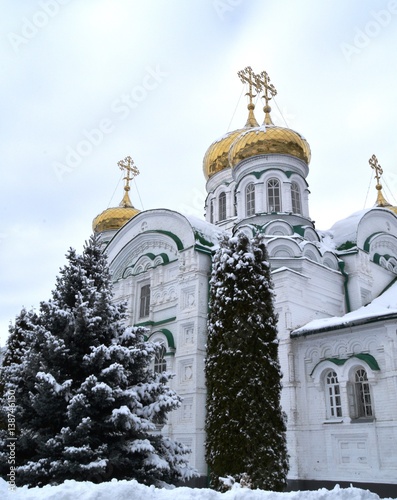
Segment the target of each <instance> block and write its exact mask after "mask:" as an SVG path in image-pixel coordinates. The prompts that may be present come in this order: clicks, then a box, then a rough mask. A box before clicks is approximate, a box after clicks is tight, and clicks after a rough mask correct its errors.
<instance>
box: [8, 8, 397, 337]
mask: <svg viewBox="0 0 397 500" xmlns="http://www.w3.org/2000/svg"><path fill="white" fill-rule="evenodd" d="M0 4H1V19H0V60H1V66H2V71H1V77H0V78H1V93H0V101H1V112H2V113H1V121H0V152H1V163H2V168H1V182H0V214H1V227H0V279H1V282H0V283H1V288H0V293H1V295H0V344H1V345H3V344H4V341H5V339H6V337H7V330H8V324H9V322H10V320H11V321H12V320H13V319H14V318H15V315H16V314H17V313H18V312H19V311H20V309H21V307H22V306H25V307H27V308H30V307H37V306H38V304H39V302H40V301H41V300H47V299H48V298H49V297H50V293H51V290H52V289H53V286H54V283H55V277H56V276H57V274H58V270H59V268H60V267H61V266H63V264H64V263H65V258H64V255H65V252H66V251H67V249H68V248H69V247H74V248H77V250H78V251H81V250H82V247H83V244H84V241H85V240H86V239H87V238H88V237H89V235H90V234H91V231H92V229H91V223H92V219H93V218H94V217H95V216H96V215H97V214H98V213H100V212H101V211H102V210H104V209H106V208H107V207H109V206H115V205H117V204H118V203H119V202H120V201H121V198H122V182H120V181H121V172H120V170H119V169H118V167H117V162H118V161H119V160H120V159H122V158H124V157H125V156H127V155H131V156H132V158H133V159H134V161H135V163H136V165H137V166H138V168H139V169H140V171H141V173H140V175H139V176H138V177H137V179H136V182H135V183H134V185H133V187H132V191H131V198H132V201H133V203H134V205H135V206H136V207H137V208H139V209H151V208H160V207H165V208H170V209H175V210H178V211H181V212H184V213H193V214H195V215H198V216H202V214H203V205H204V198H205V179H204V176H203V174H202V158H203V156H204V153H205V151H206V149H207V147H208V146H209V145H210V144H211V142H212V141H213V140H215V139H216V138H217V137H219V136H221V135H223V134H224V133H225V132H227V131H228V130H233V129H235V128H239V127H241V126H242V125H244V123H245V120H246V102H245V98H244V96H242V90H243V89H242V84H241V83H240V81H239V79H238V77H237V75H236V73H237V71H238V70H240V69H243V68H244V67H245V66H247V65H251V66H252V67H253V69H254V71H256V72H260V71H262V70H266V71H267V72H268V73H269V75H270V78H271V80H272V83H273V84H274V85H275V86H276V88H277V91H278V94H277V97H276V101H275V103H273V113H272V116H273V121H274V122H275V123H276V124H278V125H283V124H285V122H284V120H285V121H286V123H287V124H288V126H289V127H291V128H294V129H296V130H298V131H299V132H301V133H302V134H303V135H304V136H305V137H306V139H307V140H308V141H309V143H310V145H311V148H312V161H311V165H310V174H309V177H308V182H309V185H310V190H311V197H310V212H311V217H312V219H314V220H315V221H316V227H317V228H319V229H327V228H329V227H331V226H332V224H333V223H334V222H335V221H336V220H339V219H341V218H344V217H346V216H347V215H349V214H350V213H352V212H354V211H356V210H360V209H362V208H364V207H368V206H371V205H373V203H374V201H375V199H376V191H375V181H374V179H373V173H372V171H371V169H370V167H369V165H368V159H369V157H370V156H371V155H372V154H374V153H375V154H376V155H377V156H378V159H379V162H380V164H381V165H382V167H383V170H384V184H386V186H385V188H388V190H387V189H385V195H386V197H387V198H388V199H389V201H390V202H391V203H396V204H397V202H396V201H395V198H394V197H393V195H394V196H397V140H396V139H395V137H394V136H395V134H396V132H395V117H396V115H397V101H396V99H395V93H396V90H395V89H396V88H397V69H396V68H397V67H396V62H395V59H396V53H397V2H396V1H395V0H389V1H387V0H371V1H370V0H355V1H349V2H346V0H332V1H330V0H301V1H299V2H298V1H296V0H282V1H281V0H80V1H77V0H40V1H36V0H18V1H17V2H16V1H12V0H2V1H1V2H0ZM256 114H257V119H258V121H259V120H261V119H262V113H261V106H257V109H256Z"/></svg>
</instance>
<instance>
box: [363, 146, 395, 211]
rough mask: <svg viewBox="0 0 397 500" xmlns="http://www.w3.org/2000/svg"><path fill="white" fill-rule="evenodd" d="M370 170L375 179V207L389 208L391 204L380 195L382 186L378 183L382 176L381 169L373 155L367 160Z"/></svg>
mask: <svg viewBox="0 0 397 500" xmlns="http://www.w3.org/2000/svg"><path fill="white" fill-rule="evenodd" d="M368 163H369V164H370V166H371V168H372V169H374V170H375V179H376V189H377V191H378V197H377V200H376V206H377V207H391V204H390V203H389V202H388V201H387V200H386V198H385V197H384V196H383V193H382V184H381V183H380V178H381V176H382V174H383V169H382V167H381V166H380V165H379V162H378V158H377V157H376V156H375V155H372V156H371V158H370V159H369V160H368Z"/></svg>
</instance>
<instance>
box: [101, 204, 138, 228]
mask: <svg viewBox="0 0 397 500" xmlns="http://www.w3.org/2000/svg"><path fill="white" fill-rule="evenodd" d="M139 212H140V210H138V209H136V208H134V207H133V206H131V207H114V208H107V209H106V210H104V211H103V212H102V213H100V214H99V215H97V216H96V217H95V219H94V220H93V222H92V229H93V230H94V233H102V232H103V231H118V230H119V229H120V228H122V227H123V226H124V225H125V224H126V223H127V222H128V221H129V220H131V219H132V218H133V217H135V215H137V214H139Z"/></svg>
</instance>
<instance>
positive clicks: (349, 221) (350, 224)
mask: <svg viewBox="0 0 397 500" xmlns="http://www.w3.org/2000/svg"><path fill="white" fill-rule="evenodd" d="M370 210H372V209H371V208H366V209H364V210H359V211H358V212H354V213H353V214H351V215H349V216H348V217H346V219H342V220H340V221H338V222H335V224H334V225H333V226H332V227H331V229H329V230H328V231H319V233H320V234H321V236H322V241H323V244H324V245H325V246H326V247H327V249H328V250H331V251H335V250H336V249H338V248H340V247H342V246H343V245H346V244H348V243H350V244H351V246H355V244H356V243H357V229H358V225H359V223H360V220H361V219H362V218H363V216H364V215H365V214H366V213H367V212H369V211H370Z"/></svg>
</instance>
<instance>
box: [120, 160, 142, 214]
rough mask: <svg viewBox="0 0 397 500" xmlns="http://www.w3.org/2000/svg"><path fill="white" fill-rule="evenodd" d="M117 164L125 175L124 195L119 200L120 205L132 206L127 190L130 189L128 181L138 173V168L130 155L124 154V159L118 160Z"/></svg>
mask: <svg viewBox="0 0 397 500" xmlns="http://www.w3.org/2000/svg"><path fill="white" fill-rule="evenodd" d="M117 165H118V166H119V167H120V170H125V171H126V176H125V177H124V181H125V183H124V196H123V199H122V200H121V203H120V205H119V206H120V207H132V206H133V205H132V203H131V200H130V197H129V195H128V191H129V190H130V181H132V180H133V179H134V178H135V177H136V176H137V175H139V170H138V168H137V167H136V166H135V164H134V160H133V159H132V158H131V156H126V157H125V158H124V160H120V161H119V162H118V163H117Z"/></svg>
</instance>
